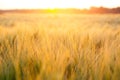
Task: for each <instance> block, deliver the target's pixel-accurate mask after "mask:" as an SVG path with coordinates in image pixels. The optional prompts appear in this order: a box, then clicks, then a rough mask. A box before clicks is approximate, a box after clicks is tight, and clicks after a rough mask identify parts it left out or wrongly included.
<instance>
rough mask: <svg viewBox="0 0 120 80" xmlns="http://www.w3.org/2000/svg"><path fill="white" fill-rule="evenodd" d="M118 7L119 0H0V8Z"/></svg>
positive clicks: (119, 4)
mask: <svg viewBox="0 0 120 80" xmlns="http://www.w3.org/2000/svg"><path fill="white" fill-rule="evenodd" d="M92 6H96V7H101V6H103V7H108V8H113V7H118V6H120V0H0V9H36V8H37V9H38V8H51V9H54V8H81V9H83V8H87V9H88V8H90V7H92Z"/></svg>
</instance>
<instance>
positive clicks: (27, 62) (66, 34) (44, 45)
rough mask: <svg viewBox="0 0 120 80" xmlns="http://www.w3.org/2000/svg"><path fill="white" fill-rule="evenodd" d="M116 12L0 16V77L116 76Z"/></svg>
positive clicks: (119, 64) (65, 79)
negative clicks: (113, 13) (109, 13)
mask: <svg viewBox="0 0 120 80" xmlns="http://www.w3.org/2000/svg"><path fill="white" fill-rule="evenodd" d="M119 75H120V15H112V14H111V15H74V14H73V15H64V14H54V15H52V14H3V15H0V80H120V76H119Z"/></svg>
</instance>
